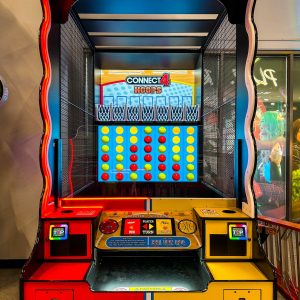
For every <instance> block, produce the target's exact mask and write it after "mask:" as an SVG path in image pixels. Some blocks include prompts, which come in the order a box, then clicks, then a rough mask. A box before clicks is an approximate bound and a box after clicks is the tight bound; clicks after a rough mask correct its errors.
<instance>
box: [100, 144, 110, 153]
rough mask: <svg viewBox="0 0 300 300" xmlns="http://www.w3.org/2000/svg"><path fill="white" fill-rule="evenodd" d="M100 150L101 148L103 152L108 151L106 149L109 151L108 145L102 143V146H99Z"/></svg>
mask: <svg viewBox="0 0 300 300" xmlns="http://www.w3.org/2000/svg"><path fill="white" fill-rule="evenodd" d="M101 150H102V151H103V152H108V151H109V147H108V146H107V145H103V146H102V147H101Z"/></svg>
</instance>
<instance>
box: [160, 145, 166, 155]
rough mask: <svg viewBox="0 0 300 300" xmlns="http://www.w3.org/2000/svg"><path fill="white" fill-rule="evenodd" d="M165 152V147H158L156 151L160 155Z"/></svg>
mask: <svg viewBox="0 0 300 300" xmlns="http://www.w3.org/2000/svg"><path fill="white" fill-rule="evenodd" d="M166 150H167V148H166V146H164V145H160V146H158V151H159V152H160V153H164V152H166Z"/></svg>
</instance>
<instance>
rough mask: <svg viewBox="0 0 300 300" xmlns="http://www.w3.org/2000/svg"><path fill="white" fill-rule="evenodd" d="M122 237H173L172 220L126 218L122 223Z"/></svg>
mask: <svg viewBox="0 0 300 300" xmlns="http://www.w3.org/2000/svg"><path fill="white" fill-rule="evenodd" d="M122 235H127V236H130V235H131V236H158V235H161V236H170V235H175V226H174V219H172V218H160V219H159V218H157V219H156V218H126V219H123V222H122Z"/></svg>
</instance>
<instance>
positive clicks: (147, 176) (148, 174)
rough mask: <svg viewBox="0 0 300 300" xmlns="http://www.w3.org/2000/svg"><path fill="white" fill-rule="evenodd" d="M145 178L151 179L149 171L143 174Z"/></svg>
mask: <svg viewBox="0 0 300 300" xmlns="http://www.w3.org/2000/svg"><path fill="white" fill-rule="evenodd" d="M144 178H145V180H147V181H150V180H151V179H152V175H151V174H150V173H146V174H145V175H144Z"/></svg>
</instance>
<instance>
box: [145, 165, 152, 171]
mask: <svg viewBox="0 0 300 300" xmlns="http://www.w3.org/2000/svg"><path fill="white" fill-rule="evenodd" d="M144 169H145V170H146V171H151V170H152V166H151V165H150V164H145V166H144Z"/></svg>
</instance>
